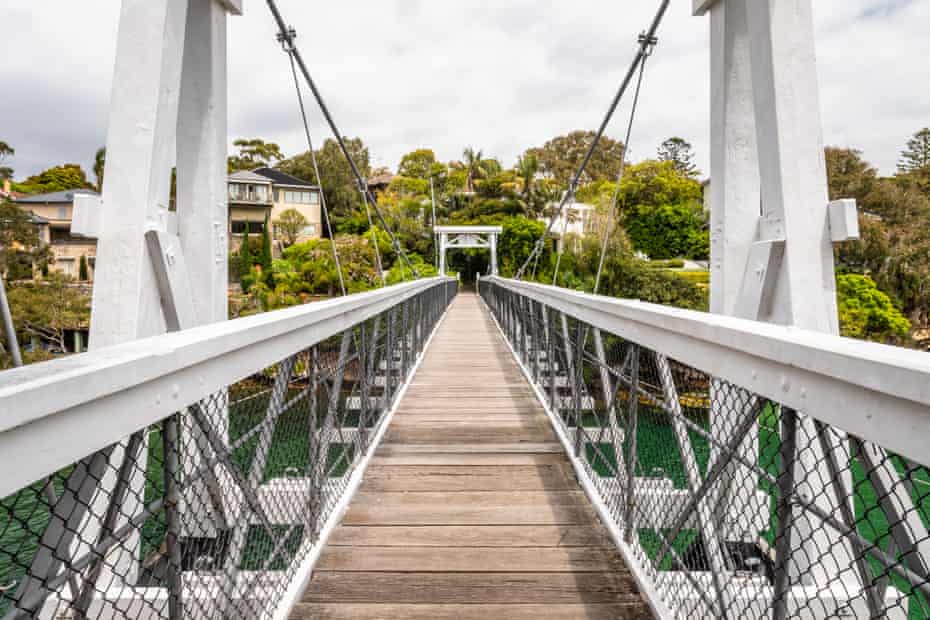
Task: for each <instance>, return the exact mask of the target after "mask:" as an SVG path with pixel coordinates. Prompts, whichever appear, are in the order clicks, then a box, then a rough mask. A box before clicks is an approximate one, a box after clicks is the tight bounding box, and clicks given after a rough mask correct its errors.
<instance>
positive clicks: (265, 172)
mask: <svg viewBox="0 0 930 620" xmlns="http://www.w3.org/2000/svg"><path fill="white" fill-rule="evenodd" d="M252 172H254V173H255V174H257V175H260V176H262V177H264V178H266V179H268V180H270V181H271V182H272V183H274V184H275V185H288V186H291V187H316V185H314V184H313V183H310V182H309V181H304V180H303V179H299V178H297V177H295V176H294V175H292V174H288V173H286V172H281V171H280V170H275V169H274V168H267V167H266V168H256V169H255V170H253V171H252Z"/></svg>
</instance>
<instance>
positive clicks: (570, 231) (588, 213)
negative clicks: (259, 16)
mask: <svg viewBox="0 0 930 620" xmlns="http://www.w3.org/2000/svg"><path fill="white" fill-rule="evenodd" d="M557 209H558V205H557V204H551V205H549V210H551V211H552V213H553V215H554V214H555V212H556V210H557ZM596 214H597V209H596V208H595V207H594V205H589V204H585V203H583V202H573V203H570V204H567V205H565V207H563V209H562V213H561V214H560V215H559V216H558V217H557V218H555V222H554V223H553V224H552V230H551V231H550V234H549V236H550V237H552V239H553V240H554V241H555V246H556V247H555V249H556V251H557V252H562V251H563V250H564V247H563V243H564V242H563V237H569V236H571V235H574V236H575V239H576V241H577V240H579V239H581V238H582V237H584V236H586V235H590V234H592V233H594V232H596V228H597V218H596ZM538 220H539V221H540V222H543V223H545V224H546V225H547V226H548V225H549V220H550V218H549V217H540V218H538ZM575 250H578V247H576V248H575Z"/></svg>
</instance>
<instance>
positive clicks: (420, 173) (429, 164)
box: [397, 149, 438, 179]
mask: <svg viewBox="0 0 930 620" xmlns="http://www.w3.org/2000/svg"><path fill="white" fill-rule="evenodd" d="M437 163H438V162H437V161H436V154H435V153H434V152H433V150H432V149H417V150H415V151H411V152H409V153H407V154H406V155H404V156H403V157H402V158H401V160H400V165H399V166H398V167H397V174H398V175H400V176H402V177H410V178H414V179H429V178H430V176H432V175H433V174H434V167H435V165H436V164H437Z"/></svg>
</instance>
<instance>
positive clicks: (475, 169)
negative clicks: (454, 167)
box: [462, 146, 488, 192]
mask: <svg viewBox="0 0 930 620" xmlns="http://www.w3.org/2000/svg"><path fill="white" fill-rule="evenodd" d="M482 155H483V153H482V152H481V151H480V150H477V151H476V150H475V149H473V148H472V147H470V146H469V147H467V148H466V149H465V150H464V151H463V152H462V167H463V169H464V170H465V189H466V191H469V192H474V191H475V184H476V183H477V181H478V180H479V179H483V178H485V177H487V176H488V170H487V168H486V167H485V164H484V159H483V158H482Z"/></svg>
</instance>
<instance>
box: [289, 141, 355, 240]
mask: <svg viewBox="0 0 930 620" xmlns="http://www.w3.org/2000/svg"><path fill="white" fill-rule="evenodd" d="M345 143H346V148H347V149H348V151H349V154H350V155H351V156H352V159H353V161H355V164H356V165H357V166H358V168H359V170H360V171H361V173H362V175H363V176H364V177H365V178H368V177H370V176H371V164H370V161H369V155H368V147H367V146H365V144H364V142H362V139H361V138H346V139H345ZM316 158H317V163H318V164H319V167H320V176H321V177H323V178H322V179H317V177H316V174H314V170H313V161H312V159H311V157H310V153H309V152H303V153H301V154H299V155H295V156H294V157H291V158H290V159H285V160H284V161H281V162H278V164H277V165H276V167H277V168H278V169H279V170H281V171H282V172H286V173H288V174H291V175H294V176H296V177H298V178H301V179H306V180H308V181H310V182H312V183H316V184H317V185H321V186H322V188H323V196H324V198H325V199H326V206H327V208H328V209H329V213H330V216H331V217H332V219H333V225H334V227H335V229H336V230H342V229H341V227H340V224H341V222H342V220H343V219H345V218H348V217H351V216H353V215H354V214H355V213H357V212H359V211H362V210H363V204H362V201H361V195H360V193H359V188H358V184H357V183H356V181H355V177H354V175H353V174H352V168H351V167H350V166H349V163H348V162H347V161H346V159H345V156H343V154H342V150H341V149H340V148H339V144H338V143H337V142H336V141H335V140H333V139H332V138H330V139H327V140H326V141H325V142H324V143H323V146H322V147H320V148H319V149H317V151H316Z"/></svg>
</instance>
